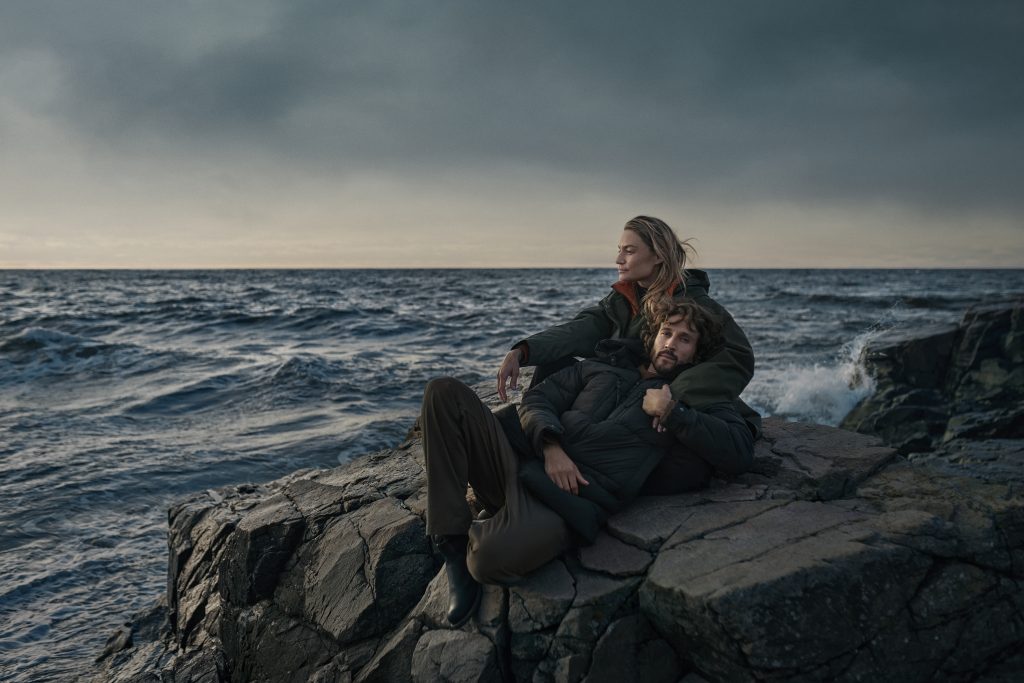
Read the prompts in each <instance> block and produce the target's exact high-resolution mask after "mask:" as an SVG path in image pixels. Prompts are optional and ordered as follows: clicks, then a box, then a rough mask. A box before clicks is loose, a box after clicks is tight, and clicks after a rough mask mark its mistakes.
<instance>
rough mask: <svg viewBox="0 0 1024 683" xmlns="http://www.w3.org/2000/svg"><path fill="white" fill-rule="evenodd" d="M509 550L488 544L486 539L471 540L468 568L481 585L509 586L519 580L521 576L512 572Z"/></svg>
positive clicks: (467, 557) (467, 558)
mask: <svg viewBox="0 0 1024 683" xmlns="http://www.w3.org/2000/svg"><path fill="white" fill-rule="evenodd" d="M508 551H509V549H508V548H501V547H500V546H499V545H498V544H496V543H493V542H488V539H487V538H484V539H482V540H481V539H471V540H470V544H469V552H468V553H467V554H466V566H467V567H468V568H469V573H470V574H472V575H473V578H474V579H476V580H477V581H478V582H479V583H486V584H491V585H495V584H499V585H500V584H508V583H512V582H514V581H516V580H517V579H519V578H520V577H519V575H518V574H516V573H514V572H513V571H512V568H511V567H510V566H509V565H510V564H511V562H510V560H511V559H512V558H510V557H509V556H508Z"/></svg>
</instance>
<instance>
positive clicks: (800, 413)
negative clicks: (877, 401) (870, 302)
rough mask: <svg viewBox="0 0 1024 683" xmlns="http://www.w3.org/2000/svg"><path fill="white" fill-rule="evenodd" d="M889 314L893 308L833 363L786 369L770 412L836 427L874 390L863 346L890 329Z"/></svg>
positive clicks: (852, 341) (844, 349)
mask: <svg viewBox="0 0 1024 683" xmlns="http://www.w3.org/2000/svg"><path fill="white" fill-rule="evenodd" d="M894 308H895V307H894ZM891 313H893V310H892V309H891V310H890V315H887V316H886V318H885V319H883V320H882V321H880V322H878V323H876V324H874V325H872V326H871V327H870V328H869V329H868V330H867V331H865V332H863V333H861V334H859V335H857V336H856V337H854V338H853V339H851V340H850V341H848V342H847V343H845V344H843V345H842V346H841V347H840V348H839V351H838V352H837V353H836V359H835V362H834V363H830V364H821V363H814V364H811V365H809V366H794V365H790V366H788V367H787V369H786V370H785V371H784V377H786V379H784V380H783V382H782V383H781V387H780V389H781V391H780V394H779V397H778V399H777V402H776V404H775V410H774V411H773V412H775V413H777V414H779V415H782V416H786V417H796V418H800V419H804V420H807V419H810V420H813V421H814V422H817V423H818V424H825V425H832V426H835V425H838V424H839V423H840V421H842V419H843V418H844V417H846V415H847V414H848V413H849V412H850V411H851V410H853V408H854V406H856V405H857V403H859V402H860V401H861V399H863V398H864V397H865V396H869V395H870V394H871V393H872V392H873V391H874V390H875V382H874V378H872V377H871V375H870V373H868V371H867V369H866V368H865V366H864V358H863V352H864V347H865V346H867V345H868V343H869V342H870V341H871V340H872V339H874V338H876V337H877V336H878V335H879V334H881V333H882V332H883V331H885V330H886V329H888V328H889V327H891V326H892V324H893V323H892V315H891Z"/></svg>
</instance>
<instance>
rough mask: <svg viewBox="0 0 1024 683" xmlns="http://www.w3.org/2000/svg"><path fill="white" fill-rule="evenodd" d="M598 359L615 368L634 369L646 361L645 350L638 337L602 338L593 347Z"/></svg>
mask: <svg viewBox="0 0 1024 683" xmlns="http://www.w3.org/2000/svg"><path fill="white" fill-rule="evenodd" d="M594 355H595V356H596V357H597V359H598V360H600V361H603V362H605V363H607V364H608V365H614V366H615V367H617V368H630V369H636V368H637V367H639V366H640V365H641V364H642V363H646V362H647V361H648V358H647V352H646V351H645V350H644V345H643V344H642V343H641V342H640V340H639V339H629V338H626V337H624V338H620V339H602V340H601V341H599V342H597V346H595V347H594Z"/></svg>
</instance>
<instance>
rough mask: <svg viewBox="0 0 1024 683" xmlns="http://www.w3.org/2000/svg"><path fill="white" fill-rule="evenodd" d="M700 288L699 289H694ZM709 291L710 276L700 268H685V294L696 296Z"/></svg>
mask: <svg viewBox="0 0 1024 683" xmlns="http://www.w3.org/2000/svg"><path fill="white" fill-rule="evenodd" d="M695 290H701V291H695ZM710 293H711V278H709V277H708V274H707V273H706V272H704V271H703V270H701V269H700V268H687V269H686V296H688V297H691V298H693V297H696V296H700V295H704V294H710Z"/></svg>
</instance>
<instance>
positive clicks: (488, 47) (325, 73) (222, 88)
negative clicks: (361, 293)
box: [0, 0, 1024, 214]
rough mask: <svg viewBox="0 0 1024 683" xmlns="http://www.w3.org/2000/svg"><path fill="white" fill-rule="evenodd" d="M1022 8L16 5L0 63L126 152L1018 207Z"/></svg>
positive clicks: (771, 195) (735, 193)
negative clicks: (27, 61) (520, 171)
mask: <svg viewBox="0 0 1024 683" xmlns="http://www.w3.org/2000/svg"><path fill="white" fill-rule="evenodd" d="M214 7H216V9H213V8H214ZM1021 7H1022V6H1021V5H1020V4H1019V3H1018V2H985V3H971V2H960V3H950V2H899V3H891V2H845V3H821V2H810V1H808V2H786V3H780V2H744V3H676V2H663V3H650V2H648V3H642V2H641V3H635V2H634V3H599V2H586V3H583V2H577V3H569V4H566V3H540V2H537V3H515V4H512V3H500V4H499V3H493V4H492V3H481V2H440V3H412V2H400V3H399V2H378V3H365V4H355V3H339V2H326V1H322V2H307V3H295V2H285V1H283V0H282V1H281V2H277V3H266V4H263V5H261V4H259V3H251V2H240V3H237V4H236V5H234V6H229V5H228V4H227V3H209V4H207V3H190V4H188V3H187V4H177V3H149V2H123V3H55V4H45V3H39V2H32V3H23V4H17V5H12V4H6V5H5V6H4V8H3V9H2V10H0V21H2V26H3V28H0V44H2V45H3V46H4V47H3V48H0V51H2V53H3V54H2V58H3V59H4V60H5V61H6V60H11V59H17V58H18V56H19V55H20V54H24V51H25V50H26V49H43V50H47V51H50V52H52V53H53V54H54V55H56V58H57V60H58V62H59V63H60V64H61V66H62V69H63V70H64V73H65V76H66V81H65V83H66V90H65V93H64V97H62V98H60V99H58V100H56V101H55V102H54V103H53V107H54V108H55V109H54V112H55V113H56V114H57V115H59V116H61V117H62V118H64V119H65V120H66V121H67V122H68V123H69V124H71V125H73V126H75V127H76V128H77V129H78V130H79V131H80V134H81V135H83V136H87V137H88V138H93V139H99V140H102V141H103V143H104V144H107V145H110V146H114V147H121V146H124V147H125V148H126V149H127V148H130V146H131V145H132V144H133V141H134V140H136V139H138V138H140V137H145V138H146V139H148V140H152V139H154V138H155V139H157V140H160V141H162V142H163V144H166V145H168V146H174V147H175V148H179V149H181V148H184V149H187V150H194V152H195V153H197V154H212V153H218V152H220V153H230V152H231V151H232V150H234V149H239V148H244V149H248V150H259V151H260V152H261V153H262V154H265V155H267V156H268V157H270V158H271V159H275V158H280V159H282V160H287V161H289V162H293V163H294V162H298V163H308V164H313V165H317V166H322V167H325V168H329V169H339V170H352V169H355V168H360V167H363V168H365V167H373V168H378V169H396V168H402V169H406V170H409V169H416V168H423V169H427V168H430V169H443V168H453V167H454V168H474V169H486V168H488V167H498V166H501V165H505V164H518V165H522V166H525V167H527V168H529V167H530V166H537V167H544V168H554V169H559V170H568V171H576V172H580V173H586V174H590V175H594V176H596V177H599V178H601V179H602V181H603V182H609V183H613V184H614V185H615V186H616V187H619V188H630V187H637V188H645V189H646V190H654V191H658V190H660V191H663V192H672V193H674V194H675V195H676V196H690V197H707V198H712V199H713V198H722V197H730V198H737V199H760V198H768V199H780V200H808V199H814V200H820V201H823V202H838V203H854V202H858V201H863V200H879V201H895V202H898V203H903V204H906V205H908V206H910V207H915V208H924V209H959V208H963V209H978V208H985V209H988V210H992V211H997V212H1007V213H1009V214H1019V213H1020V212H1021V211H1022V210H1024V200H1022V199H1021V198H1020V196H1019V195H1021V194H1022V193H1020V192H1019V185H1020V183H1021V179H1022V178H1024V86H1022V85H1021V83H1022V79H1021V76H1020V74H1021V73H1022V72H1024V68H1022V67H1024V48H1022V47H1021V45H1022V43H1024V41H1021V40H1020V36H1021V35H1024V9H1021ZM16 96H17V94H10V93H9V94H7V95H6V97H16Z"/></svg>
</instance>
